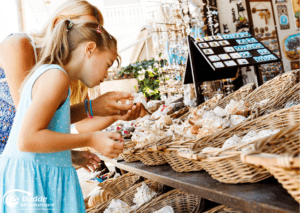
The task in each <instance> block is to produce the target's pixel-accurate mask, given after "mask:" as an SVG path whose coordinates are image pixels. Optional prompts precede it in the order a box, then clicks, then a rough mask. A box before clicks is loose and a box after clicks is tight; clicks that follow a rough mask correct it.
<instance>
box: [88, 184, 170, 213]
mask: <svg viewBox="0 0 300 213" xmlns="http://www.w3.org/2000/svg"><path fill="white" fill-rule="evenodd" d="M142 183H146V184H147V186H148V187H149V188H150V189H152V190H153V191H155V192H156V193H157V195H156V196H155V197H154V198H156V197H157V196H159V195H161V194H162V193H163V192H164V190H165V187H164V185H162V184H160V183H158V182H155V181H152V180H146V181H143V182H140V183H138V184H135V185H133V186H132V187H130V188H129V189H127V190H126V191H123V192H122V193H121V194H119V195H118V196H115V197H114V198H113V199H116V200H122V201H124V202H125V203H127V204H128V205H129V206H133V205H135V203H134V202H133V199H134V195H135V193H136V192H137V188H138V187H140V186H141V185H142ZM111 200H112V199H111ZM111 200H109V201H106V202H104V203H102V204H101V205H99V206H96V207H94V208H91V209H89V210H88V211H87V212H89V213H102V212H104V210H105V209H106V208H107V207H108V206H109V204H110V202H111Z"/></svg>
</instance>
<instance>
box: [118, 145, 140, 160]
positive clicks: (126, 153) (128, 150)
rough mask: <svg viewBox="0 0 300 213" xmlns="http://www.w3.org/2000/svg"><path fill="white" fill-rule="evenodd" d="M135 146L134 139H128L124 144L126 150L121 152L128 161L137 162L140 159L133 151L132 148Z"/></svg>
mask: <svg viewBox="0 0 300 213" xmlns="http://www.w3.org/2000/svg"><path fill="white" fill-rule="evenodd" d="M134 147H135V142H134V141H128V142H127V143H125V145H124V151H123V153H122V154H121V157H122V158H123V159H124V160H125V161H127V162H135V161H139V159H137V158H136V156H135V155H134V154H133V153H131V150H132V149H133V148H134Z"/></svg>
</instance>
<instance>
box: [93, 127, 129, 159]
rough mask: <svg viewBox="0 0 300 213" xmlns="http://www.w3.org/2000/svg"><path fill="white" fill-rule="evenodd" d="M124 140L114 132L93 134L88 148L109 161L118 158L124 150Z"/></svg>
mask: <svg viewBox="0 0 300 213" xmlns="http://www.w3.org/2000/svg"><path fill="white" fill-rule="evenodd" d="M123 142H124V139H123V138H122V136H121V134H119V133H116V132H100V131H98V132H94V133H93V137H92V138H91V140H90V141H89V142H88V146H89V147H92V148H94V149H95V150H96V151H97V152H99V153H100V154H102V155H104V156H105V157H107V158H109V159H113V158H116V157H118V156H119V155H120V154H121V153H122V152H123V148H124V143H123Z"/></svg>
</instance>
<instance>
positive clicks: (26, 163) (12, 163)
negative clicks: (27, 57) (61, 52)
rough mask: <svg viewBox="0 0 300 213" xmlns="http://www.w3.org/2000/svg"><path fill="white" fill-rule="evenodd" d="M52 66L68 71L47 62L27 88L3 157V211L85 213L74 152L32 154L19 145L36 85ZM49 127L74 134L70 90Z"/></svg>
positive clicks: (0, 183)
mask: <svg viewBox="0 0 300 213" xmlns="http://www.w3.org/2000/svg"><path fill="white" fill-rule="evenodd" d="M49 69H60V70H62V71H64V70H63V69H62V68H61V67H60V66H58V65H43V66H41V67H40V68H38V69H37V70H36V71H35V73H34V74H33V75H32V76H31V77H30V78H29V80H28V81H27V82H26V84H25V86H24V88H23V91H22V94H21V99H20V102H19V107H18V110H17V113H16V116H15V120H14V123H13V126H12V130H11V133H10V136H9V139H8V142H7V145H6V148H5V150H4V152H3V154H2V156H1V157H0V162H1V163H0V200H1V201H3V204H2V205H1V204H0V212H1V213H2V212H3V213H41V212H53V213H54V212H72V213H82V212H85V204H84V200H83V195H82V191H81V188H80V184H79V180H78V177H77V173H76V170H75V168H74V167H73V166H72V161H71V151H62V152H53V153H29V152H21V151H19V150H18V148H17V138H18V134H19V131H20V128H21V125H22V122H26V121H24V120H23V118H24V116H25V113H26V111H27V109H28V108H29V106H30V104H31V102H32V100H31V92H32V86H33V85H34V83H35V81H36V80H37V79H38V78H39V77H40V76H41V75H42V74H43V73H44V72H46V71H47V70H49ZM49 72H51V71H50V70H49ZM64 72H65V71H64ZM53 86H55V85H53ZM33 119H35V120H38V118H33ZM47 129H49V130H52V131H55V132H59V133H66V134H69V133H70V90H69V94H68V97H67V99H66V101H65V102H64V104H63V105H62V106H61V107H60V108H59V109H58V110H56V112H55V114H54V116H53V118H52V119H51V121H50V123H49V126H48V128H47ZM40 143H41V144H42V143H44V141H40ZM24 196H25V197H26V199H25V200H24ZM34 198H39V199H37V200H34ZM28 200H31V201H30V202H28Z"/></svg>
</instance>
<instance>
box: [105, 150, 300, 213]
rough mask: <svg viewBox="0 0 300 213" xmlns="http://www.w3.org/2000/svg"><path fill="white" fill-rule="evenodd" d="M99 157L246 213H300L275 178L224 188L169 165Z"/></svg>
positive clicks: (204, 175)
mask: <svg viewBox="0 0 300 213" xmlns="http://www.w3.org/2000/svg"><path fill="white" fill-rule="evenodd" d="M99 157H100V159H101V160H103V161H105V162H109V163H112V164H113V165H115V166H116V167H117V168H119V169H122V170H125V171H128V172H132V173H135V174H137V175H140V176H142V177H145V178H148V179H151V180H154V181H158V182H160V183H162V184H165V185H168V186H170V187H173V188H177V189H181V190H183V191H186V192H188V193H192V194H195V195H198V196H200V197H203V198H205V199H208V200H211V201H214V202H217V203H220V204H224V205H227V206H230V207H232V208H236V209H239V210H241V211H243V212H251V213H252V212H257V213H283V212H284V213H291V212H295V213H296V212H299V211H300V209H299V204H298V203H297V202H296V201H295V200H294V199H293V198H292V197H291V195H289V194H288V193H287V191H286V190H285V189H284V188H283V187H282V186H281V185H280V184H279V183H278V182H277V181H276V179H274V178H269V179H267V180H264V181H261V182H259V183H252V184H251V183H247V184H223V183H220V182H218V181H217V180H214V179H213V178H211V177H210V175H209V174H208V173H207V172H205V171H199V172H189V173H177V172H175V171H174V170H172V168H171V167H170V166H169V165H168V164H166V165H160V166H146V165H144V164H142V163H141V162H132V163H128V162H125V161H117V160H114V159H112V160H111V159H108V158H106V157H104V156H101V155H99Z"/></svg>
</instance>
